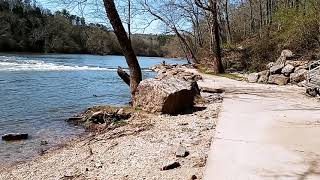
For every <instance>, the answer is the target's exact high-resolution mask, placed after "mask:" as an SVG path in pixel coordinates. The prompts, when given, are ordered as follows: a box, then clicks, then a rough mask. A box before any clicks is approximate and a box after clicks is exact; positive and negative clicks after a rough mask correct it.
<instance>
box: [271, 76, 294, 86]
mask: <svg viewBox="0 0 320 180" xmlns="http://www.w3.org/2000/svg"><path fill="white" fill-rule="evenodd" d="M288 81H289V77H286V76H284V75H282V74H274V75H270V76H269V80H268V83H269V84H277V85H286V84H287V83H288Z"/></svg>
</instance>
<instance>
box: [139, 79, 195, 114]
mask: <svg viewBox="0 0 320 180" xmlns="http://www.w3.org/2000/svg"><path fill="white" fill-rule="evenodd" d="M196 87H197V84H196V82H188V81H185V80H181V79H178V78H174V77H165V78H162V79H146V80H143V81H141V82H140V84H139V86H138V88H137V91H136V93H135V95H134V97H133V106H134V107H135V108H139V109H142V110H144V111H148V112H152V113H155V112H160V113H165V114H178V113H181V112H183V111H184V110H185V109H188V108H191V107H192V106H193V103H194V98H195V96H196V95H197V94H198V93H199V92H198V89H197V88H196Z"/></svg>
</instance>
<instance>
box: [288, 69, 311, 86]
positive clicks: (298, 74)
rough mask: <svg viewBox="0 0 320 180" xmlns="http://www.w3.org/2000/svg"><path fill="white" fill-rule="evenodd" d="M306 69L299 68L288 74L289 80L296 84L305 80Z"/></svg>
mask: <svg viewBox="0 0 320 180" xmlns="http://www.w3.org/2000/svg"><path fill="white" fill-rule="evenodd" d="M307 72H308V71H307V70H305V69H299V70H297V71H295V72H294V73H291V74H290V82H291V83H292V84H297V83H299V82H302V81H304V80H306V75H307Z"/></svg>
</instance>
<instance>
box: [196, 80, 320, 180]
mask: <svg viewBox="0 0 320 180" xmlns="http://www.w3.org/2000/svg"><path fill="white" fill-rule="evenodd" d="M208 81H209V80H208ZM208 81H206V80H205V81H204V82H203V83H202V84H200V85H201V86H208V84H211V85H212V84H214V85H212V86H213V87H214V88H225V89H226V90H227V92H226V95H225V99H224V102H223V107H222V111H221V113H220V116H219V122H218V126H217V131H216V135H215V138H214V140H213V142H212V145H211V151H210V153H209V158H208V161H207V167H206V172H205V179H207V180H260V179H261V180H269V179H270V180H271V179H280V180H282V179H285V180H305V179H308V180H320V102H318V101H317V100H315V99H311V98H307V97H306V96H305V95H303V92H304V88H302V89H301V88H298V87H294V86H284V87H278V86H272V85H260V84H248V83H245V82H238V81H233V80H229V79H226V78H216V79H215V80H214V82H208Z"/></svg>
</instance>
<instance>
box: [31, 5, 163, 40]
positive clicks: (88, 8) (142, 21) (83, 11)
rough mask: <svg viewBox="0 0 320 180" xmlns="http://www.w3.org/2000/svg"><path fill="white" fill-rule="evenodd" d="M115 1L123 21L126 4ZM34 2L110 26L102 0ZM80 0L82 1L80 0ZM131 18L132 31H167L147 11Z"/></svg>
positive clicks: (148, 32)
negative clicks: (80, 2)
mask: <svg viewBox="0 0 320 180" xmlns="http://www.w3.org/2000/svg"><path fill="white" fill-rule="evenodd" d="M115 1H116V3H118V6H117V8H118V12H119V14H120V16H122V20H123V22H126V19H127V18H126V16H125V15H126V14H127V13H126V10H127V4H126V3H125V2H121V1H120V0H115ZM36 2H37V4H40V5H41V6H42V7H43V8H46V9H49V10H50V11H51V12H55V11H58V10H62V9H66V10H68V11H69V12H70V13H71V14H75V15H77V16H80V17H84V18H85V19H86V22H87V23H100V24H104V25H107V26H110V25H109V24H108V19H107V18H106V16H105V11H104V7H103V4H102V3H103V1H102V0H87V2H85V3H82V4H79V3H76V2H75V0H56V1H53V0H36ZM82 2H84V1H83V0H82ZM132 19H133V20H132V27H131V28H132V33H143V34H161V33H163V32H166V31H167V28H166V27H165V26H163V25H162V23H161V22H159V21H152V20H153V17H151V16H149V15H148V14H147V13H143V14H137V15H135V16H134V17H133V18H132ZM150 22H152V23H150ZM124 26H125V28H126V27H127V25H126V24H125V23H124Z"/></svg>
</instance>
